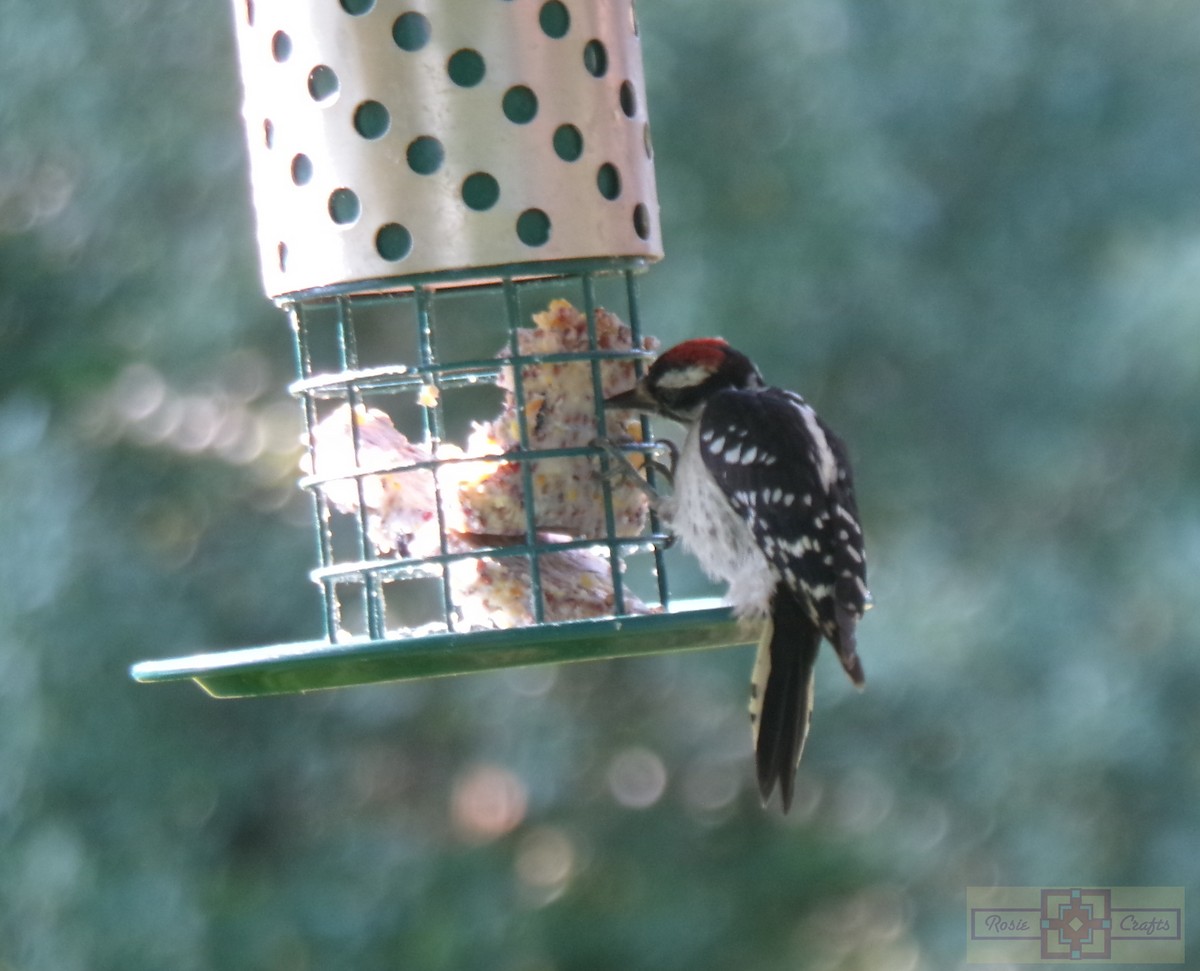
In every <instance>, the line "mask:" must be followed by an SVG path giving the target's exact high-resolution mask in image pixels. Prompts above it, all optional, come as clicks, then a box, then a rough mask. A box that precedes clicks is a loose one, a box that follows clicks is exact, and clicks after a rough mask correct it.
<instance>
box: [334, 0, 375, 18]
mask: <svg viewBox="0 0 1200 971" xmlns="http://www.w3.org/2000/svg"><path fill="white" fill-rule="evenodd" d="M340 2H341V4H342V9H343V10H345V11H346V13H348V14H350V16H352V17H361V16H362V15H363V14H365V13H367V12H368V11H370V10H371V8H372V7H374V6H375V0H340Z"/></svg>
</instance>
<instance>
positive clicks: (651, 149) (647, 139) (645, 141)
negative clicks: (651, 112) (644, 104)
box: [642, 122, 654, 159]
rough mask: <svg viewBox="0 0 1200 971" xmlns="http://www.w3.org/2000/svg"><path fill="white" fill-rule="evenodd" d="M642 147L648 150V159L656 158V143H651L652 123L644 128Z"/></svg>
mask: <svg viewBox="0 0 1200 971" xmlns="http://www.w3.org/2000/svg"><path fill="white" fill-rule="evenodd" d="M642 147H643V148H644V149H645V150H646V158H649V159H652V158H654V143H653V142H651V141H650V122H646V124H644V125H643V126H642Z"/></svg>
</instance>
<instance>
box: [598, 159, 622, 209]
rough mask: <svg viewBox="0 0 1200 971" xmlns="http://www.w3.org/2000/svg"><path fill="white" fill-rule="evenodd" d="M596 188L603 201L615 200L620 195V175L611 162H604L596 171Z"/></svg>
mask: <svg viewBox="0 0 1200 971" xmlns="http://www.w3.org/2000/svg"><path fill="white" fill-rule="evenodd" d="M596 188H597V189H599V190H600V195H602V196H604V198H605V199H610V200H611V199H616V198H617V197H618V196H619V195H620V194H621V173H620V172H618V171H617V167H616V166H615V165H613V164H612V163H611V162H605V163H604V164H603V165H601V166H600V168H599V169H598V170H597V172H596Z"/></svg>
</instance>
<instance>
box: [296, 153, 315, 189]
mask: <svg viewBox="0 0 1200 971" xmlns="http://www.w3.org/2000/svg"><path fill="white" fill-rule="evenodd" d="M312 177H313V164H312V159H310V158H309V157H308V156H307V155H305V154H304V153H303V152H301V153H300V154H299V155H297V156H295V157H294V158H293V159H292V182H293V184H295V185H308V183H309V182H311V181H312Z"/></svg>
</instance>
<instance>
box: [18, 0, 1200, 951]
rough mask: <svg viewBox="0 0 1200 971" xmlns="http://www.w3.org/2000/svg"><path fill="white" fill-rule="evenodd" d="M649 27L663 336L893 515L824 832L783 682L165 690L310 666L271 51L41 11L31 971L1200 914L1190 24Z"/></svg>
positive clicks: (752, 10) (899, 941)
mask: <svg viewBox="0 0 1200 971" xmlns="http://www.w3.org/2000/svg"><path fill="white" fill-rule="evenodd" d="M518 2H528V0H518ZM639 13H640V17H641V25H642V36H643V38H644V46H645V57H646V72H647V80H648V84H649V92H648V100H649V104H650V110H651V117H652V119H653V123H654V135H655V147H656V152H657V163H658V179H659V191H660V195H661V197H662V211H663V230H664V237H665V242H666V248H667V259H666V260H665V262H663V263H662V264H661V265H660V266H658V267H656V268H655V269H653V270H652V271H651V272H650V273H649V274H648V275H647V276H646V277H645V280H644V285H643V314H644V320H645V325H646V327H647V329H648V330H649V331H651V332H653V333H655V334H657V335H658V336H660V337H661V338H662V339H663V340H664V342H665V343H671V342H673V341H675V340H678V339H681V338H683V337H685V336H692V335H703V334H725V335H726V336H729V337H734V338H736V341H737V343H738V344H739V346H740V347H741V348H742V349H743V350H745V351H747V352H748V353H749V354H750V355H751V356H753V357H755V358H756V359H758V360H759V361H760V362H762V363H763V365H764V370H765V372H766V376H767V378H768V379H769V380H771V381H772V382H773V383H778V384H784V385H786V386H789V387H793V388H796V389H798V390H800V391H802V392H803V393H804V394H805V395H806V397H808V398H809V400H811V401H812V402H813V403H814V404H815V405H816V406H817V407H818V408H819V409H820V411H821V412H822V414H823V415H824V417H825V418H826V419H827V420H828V421H829V422H830V423H831V424H832V425H833V426H834V427H835V428H837V429H838V430H839V431H840V432H841V433H842V434H843V435H844V437H845V438H846V439H847V440H848V441H849V442H850V444H851V447H852V451H853V454H854V456H855V459H856V464H857V471H858V478H859V491H860V503H861V506H862V513H863V518H864V521H865V523H866V530H867V540H868V548H869V551H870V553H871V557H872V571H873V572H872V587H873V591H874V594H875V601H876V608H875V610H874V611H872V612H871V613H870V614H869V615H868V616H867V618H866V620H865V622H864V624H863V627H862V632H861V650H862V654H863V658H864V661H865V664H866V668H867V672H868V676H869V687H868V689H867V691H866V692H865V693H864V694H862V695H858V694H856V693H855V692H854V691H853V689H852V688H850V686H849V685H848V683H847V682H846V679H845V678H844V677H843V676H842V675H841V674H840V672H839V671H838V670H837V665H836V663H834V660H833V658H832V656H831V655H830V654H828V652H827V654H826V655H825V656H823V657H822V659H821V663H820V666H819V670H818V689H817V711H816V719H815V723H814V731H813V735H812V737H811V739H810V742H809V746H808V750H807V752H806V755H805V761H804V764H803V766H802V767H801V774H800V782H799V787H798V796H797V805H796V806H795V807H794V808H793V811H792V813H791V815H790V816H788V817H786V818H784V817H781V816H780V815H779V814H778V812H777V811H776V810H775V809H771V810H767V811H764V810H763V809H762V808H761V807H760V805H759V803H758V799H757V796H756V793H755V791H754V789H753V784H752V767H751V761H750V754H749V753H750V739H749V732H748V731H747V727H746V715H745V703H746V698H745V694H746V679H747V674H748V669H749V664H750V659H751V657H750V655H751V652H750V650H749V649H744V648H739V649H735V650H727V651H716V652H703V653H695V654H683V655H675V656H667V657H658V658H643V659H637V660H627V661H617V662H604V663H593V664H580V665H574V666H570V665H569V666H564V667H559V668H543V669H529V670H523V671H511V672H506V673H496V674H486V675H477V676H471V677H463V678H458V679H447V680H440V681H431V682H423V683H411V684H399V685H383V686H375V687H370V688H357V689H348V690H342V691H337V692H327V693H319V694H315V695H311V696H306V697H282V698H275V699H268V700H256V701H215V700H212V699H210V698H207V697H206V696H204V695H203V694H202V693H201V692H200V691H198V690H196V688H195V687H194V686H191V685H188V684H184V685H169V686H139V685H135V684H133V683H132V682H130V681H129V679H128V676H127V668H128V665H129V664H130V663H131V662H134V661H137V660H141V659H144V658H151V657H169V656H177V655H180V654H188V653H192V652H194V651H196V650H201V649H216V648H224V647H233V646H246V645H254V644H270V643H276V642H287V641H294V640H305V639H309V638H312V637H319V636H320V634H321V620H320V609H319V597H318V591H317V588H315V587H313V586H312V585H311V583H310V582H309V580H308V579H307V571H308V569H309V568H310V567H311V566H312V565H313V563H314V560H315V552H314V549H313V542H312V539H311V536H310V527H309V525H308V520H307V515H308V506H307V502H306V499H305V497H304V496H303V495H301V494H300V493H299V491H298V490H297V489H296V486H295V480H296V468H295V460H296V455H297V452H296V434H297V431H298V428H299V413H298V406H297V405H296V404H295V403H294V402H293V401H292V400H291V399H289V398H288V397H287V395H286V394H285V391H284V387H285V385H286V383H287V381H288V380H289V379H290V377H291V354H290V338H289V334H288V330H287V325H286V321H285V319H284V317H283V316H282V315H281V314H280V313H279V312H278V311H276V310H275V309H274V308H273V307H272V306H271V305H270V304H269V303H268V302H267V301H266V299H265V298H264V297H263V296H262V294H261V291H260V288H259V283H258V268H257V266H256V264H255V257H254V253H253V250H252V233H253V228H252V217H251V210H250V204H249V191H248V187H247V174H246V163H245V159H244V149H243V145H242V132H241V129H240V118H239V113H238V112H239V105H240V91H239V83H238V81H237V78H236V75H235V68H234V60H233V49H232V29H231V22H230V21H231V12H230V10H229V5H228V4H227V3H226V2H223V0H209V2H204V3H196V2H183V0H155V2H149V0H59V2H57V3H54V4H30V3H27V2H24V0H0V92H2V93H0V969H3V971H42V969H53V971H73V969H89V971H101V969H121V971H139V969H161V968H166V967H169V968H173V969H176V971H190V969H223V971H229V969H232V971H236V969H289V971H293V969H294V971H303V969H333V968H406V969H407V968H412V969H443V968H444V969H473V968H479V969H498V971H556V969H562V971H574V969H578V971H591V969H596V971H601V969H609V968H622V969H662V971H669V969H702V968H714V969H716V968H722V969H724V968H745V969H789V971H793V969H794V971H805V969H830V971H832V969H874V968H880V969H888V971H910V969H911V971H915V969H943V968H949V969H953V968H959V967H962V966H963V961H964V954H965V936H966V931H965V928H966V911H965V888H966V887H967V886H973V885H987V884H1002V885H1018V886H1025V885H1035V886H1036V885H1050V886H1056V885H1057V886H1064V885H1065V886H1088V885H1169V886H1186V887H1188V888H1189V891H1193V892H1194V891H1195V890H1196V888H1197V876H1198V865H1200V864H1198V861H1200V826H1198V824H1200V820H1198V818H1197V810H1196V806H1197V802H1198V801H1200V706H1197V704H1196V698H1197V697H1200V672H1198V670H1197V665H1196V660H1195V648H1196V644H1197V640H1198V639H1200V597H1198V596H1197V578H1198V577H1200V444H1198V438H1200V433H1198V429H1197V421H1198V418H1200V7H1197V6H1196V5H1195V4H1194V3H1190V2H1184V0H1178V2H1174V0H1137V2H1133V0H1130V2H1122V0H1110V2H1107V3H1104V4H1097V3H1093V2H1090V0H1059V2H1056V3H1045V2H1042V0H1010V2H1004V0H995V2H991V3H988V4H966V5H964V4H950V3H944V2H942V0H907V2H904V3H891V4H878V3H874V2H868V0H741V2H723V3H718V2H714V0H699V2H698V0H687V2H685V0H644V2H643V3H642V4H641V5H640V8H639ZM1189 947H1191V948H1192V950H1193V951H1194V953H1198V954H1200V950H1198V948H1200V942H1198V941H1197V940H1196V938H1195V937H1193V938H1192V939H1191V943H1190V945H1189Z"/></svg>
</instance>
